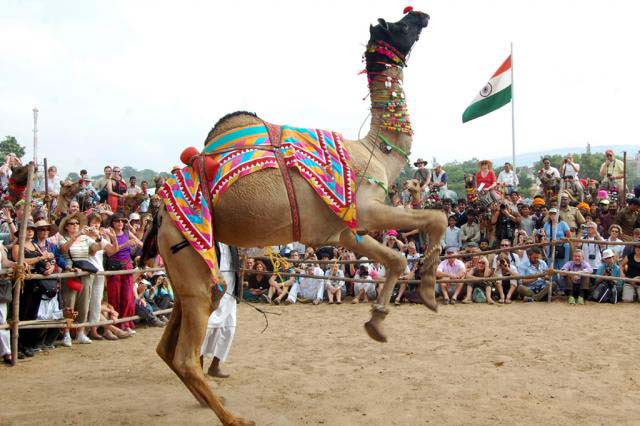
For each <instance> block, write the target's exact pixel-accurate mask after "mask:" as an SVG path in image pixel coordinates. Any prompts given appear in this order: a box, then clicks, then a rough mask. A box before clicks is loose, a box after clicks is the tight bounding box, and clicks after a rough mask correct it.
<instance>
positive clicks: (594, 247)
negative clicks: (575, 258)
mask: <svg viewBox="0 0 640 426" xmlns="http://www.w3.org/2000/svg"><path fill="white" fill-rule="evenodd" d="M585 227H586V229H587V235H586V237H584V238H583V239H584V240H598V241H602V240H603V238H602V236H601V235H600V233H598V225H596V224H595V222H589V223H587V224H585ZM581 248H582V254H583V257H584V260H585V261H586V262H587V263H588V264H589V265H590V266H591V273H593V274H595V273H596V271H597V270H598V268H599V267H600V265H601V264H602V252H601V250H602V246H601V245H600V244H597V243H582V247H581Z"/></svg>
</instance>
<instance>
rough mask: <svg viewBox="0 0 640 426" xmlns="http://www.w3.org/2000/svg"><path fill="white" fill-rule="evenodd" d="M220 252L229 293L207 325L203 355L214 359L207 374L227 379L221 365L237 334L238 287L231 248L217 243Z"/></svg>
mask: <svg viewBox="0 0 640 426" xmlns="http://www.w3.org/2000/svg"><path fill="white" fill-rule="evenodd" d="M217 244H218V248H219V250H220V256H219V261H220V274H221V275H222V277H223V278H224V280H225V282H226V283H227V292H226V293H225V294H224V295H223V296H222V299H220V305H219V306H218V309H216V310H215V311H213V312H212V313H211V316H210V317H209V321H208V323H207V333H206V335H205V337H204V342H203V344H202V350H201V352H200V353H201V355H202V356H203V357H209V358H213V361H212V362H211V365H210V366H209V370H208V371H207V374H208V375H210V376H213V377H220V378H226V377H229V374H225V373H223V372H222V371H221V370H220V363H221V362H224V361H225V360H226V359H227V355H229V350H230V349H231V342H233V336H234V335H235V332H236V299H235V298H234V297H233V291H234V288H235V286H236V273H235V271H232V270H231V269H232V263H233V262H232V258H231V250H230V249H229V246H228V245H226V244H224V243H217Z"/></svg>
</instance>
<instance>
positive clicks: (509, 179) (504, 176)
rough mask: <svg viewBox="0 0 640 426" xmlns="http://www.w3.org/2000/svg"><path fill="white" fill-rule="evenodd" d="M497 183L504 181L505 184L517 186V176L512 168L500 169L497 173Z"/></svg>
mask: <svg viewBox="0 0 640 426" xmlns="http://www.w3.org/2000/svg"><path fill="white" fill-rule="evenodd" d="M498 183H504V184H505V185H511V186H518V176H517V175H516V173H515V172H514V171H513V170H510V171H508V172H507V171H505V170H502V171H501V172H500V174H499V175H498Z"/></svg>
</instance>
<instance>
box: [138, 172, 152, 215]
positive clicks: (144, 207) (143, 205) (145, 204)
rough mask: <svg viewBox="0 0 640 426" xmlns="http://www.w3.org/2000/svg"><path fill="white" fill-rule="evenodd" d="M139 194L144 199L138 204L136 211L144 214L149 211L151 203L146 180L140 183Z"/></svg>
mask: <svg viewBox="0 0 640 426" xmlns="http://www.w3.org/2000/svg"><path fill="white" fill-rule="evenodd" d="M140 193H141V194H142V195H143V196H144V198H143V200H142V201H141V202H140V206H138V210H139V211H140V213H141V214H144V213H146V212H147V211H148V210H149V203H150V201H151V197H150V196H149V183H148V182H147V181H146V180H143V181H142V182H140Z"/></svg>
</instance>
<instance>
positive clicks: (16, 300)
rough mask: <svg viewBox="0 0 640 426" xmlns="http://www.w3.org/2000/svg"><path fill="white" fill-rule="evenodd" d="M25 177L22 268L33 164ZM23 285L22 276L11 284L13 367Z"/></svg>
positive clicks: (19, 243)
mask: <svg viewBox="0 0 640 426" xmlns="http://www.w3.org/2000/svg"><path fill="white" fill-rule="evenodd" d="M28 171H29V173H28V175H27V193H26V200H25V206H24V216H22V218H21V219H20V218H19V219H20V233H19V235H18V261H17V263H18V265H20V268H23V267H24V243H25V238H26V236H27V223H28V222H29V218H30V217H31V195H32V192H33V172H34V164H33V163H29V169H28ZM45 179H46V177H45ZM23 283H24V274H19V275H18V276H17V277H16V278H14V282H13V286H14V288H13V314H12V321H11V366H15V365H16V362H17V360H18V335H19V331H18V324H19V323H20V293H21V291H22V285H23Z"/></svg>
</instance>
